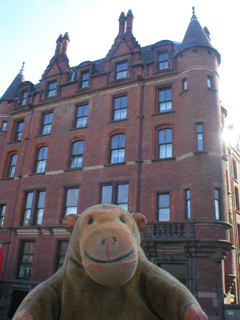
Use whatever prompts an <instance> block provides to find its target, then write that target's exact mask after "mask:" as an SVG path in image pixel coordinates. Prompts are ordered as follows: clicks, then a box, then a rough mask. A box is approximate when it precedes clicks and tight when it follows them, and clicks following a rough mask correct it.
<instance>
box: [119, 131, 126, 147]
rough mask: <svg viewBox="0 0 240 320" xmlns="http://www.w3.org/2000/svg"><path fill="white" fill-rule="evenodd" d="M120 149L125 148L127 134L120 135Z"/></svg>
mask: <svg viewBox="0 0 240 320" xmlns="http://www.w3.org/2000/svg"><path fill="white" fill-rule="evenodd" d="M118 148H125V134H119V135H118Z"/></svg>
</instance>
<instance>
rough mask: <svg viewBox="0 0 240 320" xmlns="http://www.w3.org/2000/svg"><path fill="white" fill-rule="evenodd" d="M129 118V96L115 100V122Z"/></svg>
mask: <svg viewBox="0 0 240 320" xmlns="http://www.w3.org/2000/svg"><path fill="white" fill-rule="evenodd" d="M126 116H127V96H123V97H119V98H115V99H114V100H113V120H121V119H126Z"/></svg>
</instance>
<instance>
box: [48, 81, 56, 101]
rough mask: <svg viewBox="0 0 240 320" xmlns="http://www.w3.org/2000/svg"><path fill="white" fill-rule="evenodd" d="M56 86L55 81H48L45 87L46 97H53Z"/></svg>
mask: <svg viewBox="0 0 240 320" xmlns="http://www.w3.org/2000/svg"><path fill="white" fill-rule="evenodd" d="M56 88H57V81H54V82H50V83H49V84H48V87H47V97H48V98H50V97H54V96H55V92H56Z"/></svg>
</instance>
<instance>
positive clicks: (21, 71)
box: [19, 62, 25, 75]
mask: <svg viewBox="0 0 240 320" xmlns="http://www.w3.org/2000/svg"><path fill="white" fill-rule="evenodd" d="M24 66H25V62H23V64H22V69H21V70H20V72H19V74H22V75H23V71H24Z"/></svg>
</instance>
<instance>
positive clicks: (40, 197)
mask: <svg viewBox="0 0 240 320" xmlns="http://www.w3.org/2000/svg"><path fill="white" fill-rule="evenodd" d="M45 196H46V191H40V192H38V193H37V199H36V204H37V206H36V214H35V221H34V224H35V225H41V224H42V219H43V212H44V203H45Z"/></svg>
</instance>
